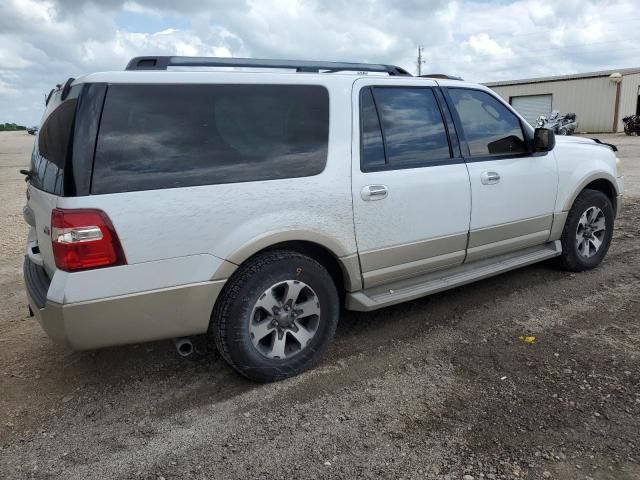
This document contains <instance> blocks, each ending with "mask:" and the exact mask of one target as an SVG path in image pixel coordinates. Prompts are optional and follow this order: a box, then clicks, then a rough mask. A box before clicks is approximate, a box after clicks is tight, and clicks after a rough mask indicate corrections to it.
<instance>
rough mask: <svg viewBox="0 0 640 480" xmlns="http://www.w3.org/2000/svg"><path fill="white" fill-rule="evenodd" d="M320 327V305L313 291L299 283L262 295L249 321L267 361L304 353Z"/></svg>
mask: <svg viewBox="0 0 640 480" xmlns="http://www.w3.org/2000/svg"><path fill="white" fill-rule="evenodd" d="M319 323H320V302H319V300H318V296H317V295H316V293H315V292H314V291H313V289H312V288H311V287H310V286H309V285H307V284H306V283H304V282H300V281H298V280H286V281H283V282H279V283H277V284H275V285H272V286H271V287H269V288H268V289H267V290H265V291H264V293H262V295H260V297H259V298H258V300H257V302H256V303H255V305H254V307H253V310H252V313H251V319H250V321H249V335H250V337H251V342H252V343H253V346H254V347H255V348H256V350H257V351H258V352H259V353H260V354H261V355H263V356H265V357H267V358H274V359H288V358H290V357H292V356H294V355H296V354H298V353H300V352H301V351H302V350H304V349H305V348H306V347H307V346H308V345H309V343H310V342H311V340H312V339H313V338H314V337H315V335H316V333H317V331H318V325H319Z"/></svg>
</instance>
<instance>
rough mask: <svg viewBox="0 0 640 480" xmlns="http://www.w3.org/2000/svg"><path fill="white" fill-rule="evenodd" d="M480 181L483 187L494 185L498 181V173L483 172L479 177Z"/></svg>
mask: <svg viewBox="0 0 640 480" xmlns="http://www.w3.org/2000/svg"><path fill="white" fill-rule="evenodd" d="M480 181H481V182H482V184H483V185H495V184H496V183H498V182H499V181H500V174H499V173H498V172H483V173H482V174H481V175H480Z"/></svg>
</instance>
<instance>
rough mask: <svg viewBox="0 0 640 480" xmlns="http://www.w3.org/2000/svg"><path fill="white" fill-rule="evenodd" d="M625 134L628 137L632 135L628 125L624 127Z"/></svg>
mask: <svg viewBox="0 0 640 480" xmlns="http://www.w3.org/2000/svg"><path fill="white" fill-rule="evenodd" d="M624 133H625V134H626V135H632V132H631V129H630V128H629V127H628V126H627V124H625V125H624Z"/></svg>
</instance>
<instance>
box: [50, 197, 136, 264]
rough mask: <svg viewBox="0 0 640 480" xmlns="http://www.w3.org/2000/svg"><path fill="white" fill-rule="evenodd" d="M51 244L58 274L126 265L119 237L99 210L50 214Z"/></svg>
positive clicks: (59, 211) (63, 211)
mask: <svg viewBox="0 0 640 480" xmlns="http://www.w3.org/2000/svg"><path fill="white" fill-rule="evenodd" d="M51 244H52V246H53V256H54V258H55V260H56V266H57V267H58V268H60V269H61V270H66V271H74V270H87V269H89V268H99V267H111V266H114V265H125V264H126V263H127V262H126V259H125V257H124V252H123V251H122V246H121V245H120V240H119V239H118V235H117V234H116V231H115V230H114V228H113V225H111V221H110V220H109V217H107V214H106V213H104V212H102V211H100V210H84V209H83V210H62V209H58V208H56V209H54V210H53V211H52V212H51Z"/></svg>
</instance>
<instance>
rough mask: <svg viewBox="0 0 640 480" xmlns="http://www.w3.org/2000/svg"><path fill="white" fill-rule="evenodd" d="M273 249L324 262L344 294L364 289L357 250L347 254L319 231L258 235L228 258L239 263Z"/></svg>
mask: <svg viewBox="0 0 640 480" xmlns="http://www.w3.org/2000/svg"><path fill="white" fill-rule="evenodd" d="M271 250H291V251H294V252H298V253H301V254H303V255H307V256H308V257H311V258H313V259H314V260H316V261H317V262H318V263H320V264H321V265H323V266H324V267H325V268H326V269H327V271H328V272H329V274H330V275H331V277H332V278H333V280H334V282H335V284H336V288H337V289H338V291H339V292H340V293H341V295H342V294H343V293H344V292H352V291H356V290H360V289H362V275H361V272H360V261H359V259H358V255H357V253H355V252H353V253H350V254H349V253H347V252H345V250H344V249H343V248H342V246H341V245H339V244H337V242H335V241H332V240H331V239H326V238H324V237H323V236H319V235H317V234H315V233H299V232H298V234H291V233H290V232H282V233H277V234H273V235H267V236H262V237H257V238H255V239H254V240H253V241H251V242H249V243H248V244H246V245H244V246H243V247H241V248H240V249H238V250H237V251H235V252H234V253H233V254H232V255H230V256H229V257H228V259H227V260H228V261H229V262H232V263H233V264H235V265H238V266H240V265H242V264H243V263H245V262H246V261H247V260H249V259H250V258H252V257H254V256H256V255H258V254H260V253H263V252H266V251H271Z"/></svg>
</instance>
